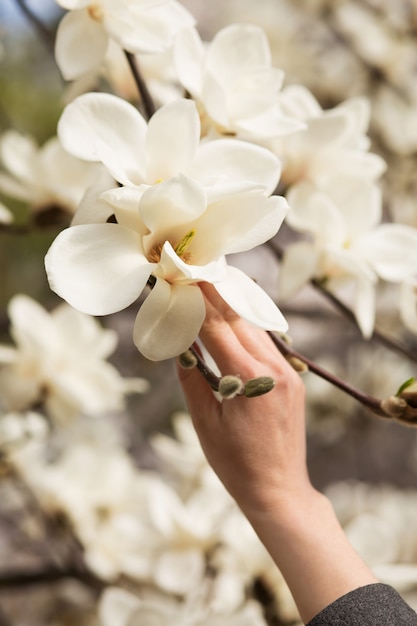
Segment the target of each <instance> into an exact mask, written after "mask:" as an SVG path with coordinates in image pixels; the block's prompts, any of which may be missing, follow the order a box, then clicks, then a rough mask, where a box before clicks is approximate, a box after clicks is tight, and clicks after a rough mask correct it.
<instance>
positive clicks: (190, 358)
mask: <svg viewBox="0 0 417 626" xmlns="http://www.w3.org/2000/svg"><path fill="white" fill-rule="evenodd" d="M178 362H179V364H180V365H181V367H182V368H183V369H185V370H191V369H193V367H197V357H196V355H195V354H194V353H193V352H192V351H191V350H186V351H185V352H183V353H182V354H180V355H179V357H178Z"/></svg>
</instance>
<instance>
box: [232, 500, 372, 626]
mask: <svg viewBox="0 0 417 626" xmlns="http://www.w3.org/2000/svg"><path fill="white" fill-rule="evenodd" d="M243 508H244V507H243ZM244 513H245V515H247V517H248V519H249V521H250V522H251V524H252V525H253V527H254V529H255V531H256V532H257V534H258V536H259V538H260V539H261V541H262V542H263V544H264V545H265V547H266V548H267V550H268V551H269V553H270V554H271V556H272V558H273V559H274V561H275V563H276V564H277V566H278V568H279V569H280V571H281V573H282V575H283V576H284V578H285V580H286V581H287V584H288V586H289V588H290V590H291V593H292V595H293V597H294V600H295V602H296V604H297V607H298V610H299V612H300V615H301V618H302V619H303V620H304V622H308V621H309V620H311V619H312V618H313V617H314V616H315V615H317V614H318V613H319V612H320V611H321V610H322V609H324V608H325V607H326V606H328V605H329V604H330V603H332V602H334V601H335V600H336V599H337V598H339V597H341V596H342V595H344V594H346V593H348V592H349V591H352V590H353V589H356V588H358V587H361V586H363V585H368V584H371V583H375V582H377V581H376V579H375V577H374V576H373V574H372V573H371V571H370V570H369V568H368V567H367V566H366V565H365V563H364V562H363V561H362V559H361V558H360V557H359V555H358V554H357V553H356V552H355V550H354V549H353V548H352V546H351V545H350V543H349V542H348V540H347V538H346V535H345V533H344V531H343V530H342V528H341V526H340V524H339V522H338V520H337V518H336V515H335V513H334V511H333V508H332V506H331V504H330V502H329V501H328V500H327V498H325V497H324V496H323V495H322V494H320V493H318V492H317V491H315V490H314V489H313V488H310V489H307V490H306V492H305V493H304V494H302V495H301V494H298V495H297V496H296V497H294V496H290V497H288V498H283V497H282V496H280V497H279V498H278V499H276V500H275V502H274V501H273V499H271V504H270V507H268V508H264V509H263V510H262V511H259V510H249V509H248V510H245V509H244Z"/></svg>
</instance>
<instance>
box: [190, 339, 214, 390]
mask: <svg viewBox="0 0 417 626" xmlns="http://www.w3.org/2000/svg"><path fill="white" fill-rule="evenodd" d="M190 351H191V352H192V353H193V355H194V356H195V358H196V359H197V365H196V367H197V369H198V371H199V372H201V374H202V375H203V376H204V378H205V379H206V381H207V382H208V384H209V385H210V387H211V388H212V389H213V391H218V390H219V383H220V378H219V376H217V375H216V374H215V373H214V372H213V370H211V369H210V368H209V366H208V365H207V364H206V363H205V361H204V360H203V359H202V358H201V355H200V354H199V352H198V350H196V348H195V344H194V345H193V346H191V347H190Z"/></svg>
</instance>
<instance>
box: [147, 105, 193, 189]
mask: <svg viewBox="0 0 417 626" xmlns="http://www.w3.org/2000/svg"><path fill="white" fill-rule="evenodd" d="M199 141H200V118H199V115H198V113H197V108H196V106H195V104H194V102H193V101H192V100H178V101H175V102H172V103H170V104H167V105H165V106H164V107H162V108H161V109H159V111H157V112H156V113H155V115H153V116H152V118H151V119H150V121H149V124H148V130H147V133H146V157H147V180H148V181H149V182H150V183H152V182H159V181H160V180H166V179H167V178H172V177H173V176H175V174H177V173H178V172H183V171H185V169H186V168H187V166H188V164H189V163H190V162H191V160H192V158H193V157H194V154H195V153H196V151H197V148H198V144H199Z"/></svg>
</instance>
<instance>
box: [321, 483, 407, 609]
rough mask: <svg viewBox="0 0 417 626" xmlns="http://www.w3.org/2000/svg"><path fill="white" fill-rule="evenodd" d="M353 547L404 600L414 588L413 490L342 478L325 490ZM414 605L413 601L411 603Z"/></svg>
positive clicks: (382, 580) (379, 577) (377, 575)
mask: <svg viewBox="0 0 417 626" xmlns="http://www.w3.org/2000/svg"><path fill="white" fill-rule="evenodd" d="M326 492H327V495H328V496H329V498H330V500H331V501H332V504H333V506H334V508H335V511H336V514H337V517H338V519H339V521H340V522H341V524H342V526H343V528H344V530H345V532H346V534H347V536H348V539H349V540H350V541H351V543H352V545H353V546H354V548H355V549H356V550H357V551H358V553H359V554H360V555H361V556H362V558H363V559H364V560H365V562H366V563H367V564H368V565H369V566H370V567H371V569H372V570H373V572H374V573H375V576H376V577H377V578H378V579H379V580H380V581H381V582H383V583H387V584H390V585H392V586H393V587H395V588H396V589H397V591H399V593H401V594H402V595H403V597H404V598H405V600H406V601H407V600H411V599H412V598H413V597H415V596H412V595H410V599H409V598H408V593H409V592H412V591H415V590H416V589H417V538H416V533H415V527H416V523H417V492H416V491H415V490H413V489H403V490H401V489H399V488H397V487H393V486H389V485H371V484H366V483H360V482H342V483H335V484H332V485H330V486H329V487H328V488H327V490H326ZM412 606H413V608H414V609H415V608H416V605H415V603H414V604H413V603H412Z"/></svg>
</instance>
